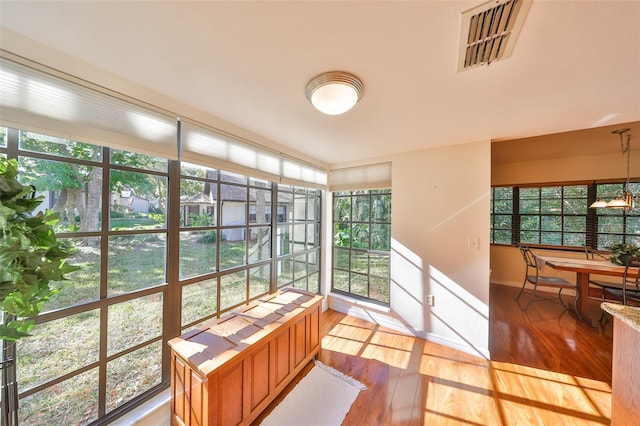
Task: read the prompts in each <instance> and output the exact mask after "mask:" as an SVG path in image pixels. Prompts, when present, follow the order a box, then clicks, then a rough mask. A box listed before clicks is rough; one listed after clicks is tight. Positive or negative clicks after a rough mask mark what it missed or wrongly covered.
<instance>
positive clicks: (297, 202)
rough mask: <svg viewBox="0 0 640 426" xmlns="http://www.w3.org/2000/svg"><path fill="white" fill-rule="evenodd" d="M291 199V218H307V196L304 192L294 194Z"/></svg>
mask: <svg viewBox="0 0 640 426" xmlns="http://www.w3.org/2000/svg"><path fill="white" fill-rule="evenodd" d="M294 197H295V198H294V200H293V220H294V221H302V220H305V219H306V218H307V196H306V194H297V193H296V194H295V196H294Z"/></svg>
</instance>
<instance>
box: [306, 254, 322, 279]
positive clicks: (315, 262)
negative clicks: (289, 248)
mask: <svg viewBox="0 0 640 426" xmlns="http://www.w3.org/2000/svg"><path fill="white" fill-rule="evenodd" d="M319 256H320V252H319V251H318V250H316V251H312V252H310V253H308V254H307V269H308V271H309V274H313V273H315V272H318V271H319V270H320V262H319Z"/></svg>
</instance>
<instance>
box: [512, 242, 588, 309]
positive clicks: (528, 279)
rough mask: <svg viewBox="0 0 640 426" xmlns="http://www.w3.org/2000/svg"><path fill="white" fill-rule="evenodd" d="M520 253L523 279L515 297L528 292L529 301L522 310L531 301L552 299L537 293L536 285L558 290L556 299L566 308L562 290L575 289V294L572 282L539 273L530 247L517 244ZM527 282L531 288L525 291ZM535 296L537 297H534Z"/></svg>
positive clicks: (527, 306)
mask: <svg viewBox="0 0 640 426" xmlns="http://www.w3.org/2000/svg"><path fill="white" fill-rule="evenodd" d="M519 249H520V253H521V254H522V258H523V259H524V263H525V273H524V281H523V283H522V288H521V289H520V292H519V293H518V296H517V297H516V300H518V299H520V296H522V294H523V293H529V294H530V296H529V301H528V302H527V304H526V306H525V307H524V308H523V310H525V311H526V310H527V309H529V305H531V302H533V301H536V302H538V301H543V300H554V301H555V297H543V296H540V295H539V294H536V292H537V290H538V287H549V288H553V289H556V290H558V301H559V302H560V304H561V305H562V306H564V308H565V309H567V305H566V304H565V303H564V301H563V300H562V290H563V289H565V288H572V289H575V290H576V296H577V294H578V293H577V286H576V284H574V283H571V282H569V281H567V280H565V279H564V278H560V277H552V276H546V275H540V268H539V267H538V262H537V261H536V257H535V256H534V255H533V252H532V251H531V249H530V248H529V247H527V246H525V245H523V244H521V245H520V246H519ZM527 284H531V285H532V286H533V289H532V290H531V291H526V290H525V288H526V286H527ZM536 298H537V299H536Z"/></svg>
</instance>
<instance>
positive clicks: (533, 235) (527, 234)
mask: <svg viewBox="0 0 640 426" xmlns="http://www.w3.org/2000/svg"><path fill="white" fill-rule="evenodd" d="M520 241H521V242H523V243H531V244H538V243H539V242H540V235H539V233H538V231H533V232H532V231H521V232H520Z"/></svg>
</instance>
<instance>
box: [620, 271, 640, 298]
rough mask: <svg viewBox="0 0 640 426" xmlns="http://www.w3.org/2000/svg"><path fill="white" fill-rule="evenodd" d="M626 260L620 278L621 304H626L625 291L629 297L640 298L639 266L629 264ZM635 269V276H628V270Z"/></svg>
mask: <svg viewBox="0 0 640 426" xmlns="http://www.w3.org/2000/svg"><path fill="white" fill-rule="evenodd" d="M630 263H631V262H628V263H627V264H626V265H625V267H624V276H623V278H622V304H623V305H626V304H627V296H628V295H627V293H630V298H632V299H634V300H640V267H634V266H631V264H630ZM634 270H635V275H636V277H635V278H629V277H628V275H629V272H630V271H634Z"/></svg>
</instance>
